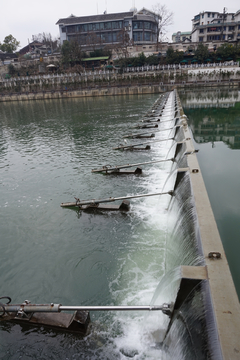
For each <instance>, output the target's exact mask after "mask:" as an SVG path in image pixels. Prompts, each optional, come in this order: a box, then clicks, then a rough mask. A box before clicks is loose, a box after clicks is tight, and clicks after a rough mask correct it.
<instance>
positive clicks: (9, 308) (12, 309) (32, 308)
mask: <svg viewBox="0 0 240 360" xmlns="http://www.w3.org/2000/svg"><path fill="white" fill-rule="evenodd" d="M3 306H4V310H5V312H7V313H22V312H24V313H26V314H27V313H33V312H47V313H49V312H61V311H77V310H79V311H157V310H158V311H159V310H160V311H165V312H167V311H168V310H170V309H171V305H169V304H163V305H137V306H131V305H130V306H128V305H120V306H86V305H83V306H63V305H61V304H53V303H52V304H42V305H39V304H18V305H11V304H10V305H9V304H6V305H5V304H4V305H3ZM0 310H1V306H0Z"/></svg>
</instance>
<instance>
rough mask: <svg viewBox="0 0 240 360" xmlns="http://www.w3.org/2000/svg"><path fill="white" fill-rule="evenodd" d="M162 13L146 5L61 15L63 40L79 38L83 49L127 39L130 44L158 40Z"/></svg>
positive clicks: (60, 30) (108, 44) (60, 23)
mask: <svg viewBox="0 0 240 360" xmlns="http://www.w3.org/2000/svg"><path fill="white" fill-rule="evenodd" d="M159 20H160V17H159V15H157V14H155V13H153V12H151V11H149V10H147V9H145V8H143V9H142V10H140V11H137V10H136V9H133V10H132V11H129V12H124V13H114V14H107V13H104V14H101V15H91V16H80V17H77V16H74V15H71V16H69V17H67V18H64V19H59V20H58V22H57V23H56V25H58V26H59V32H60V43H61V44H63V42H64V41H71V40H73V39H74V40H77V41H78V43H79V44H80V45H81V46H82V48H83V50H85V51H88V50H95V49H96V48H98V49H99V48H103V47H105V46H109V47H114V45H117V44H120V43H121V44H122V43H125V44H126V45H127V46H128V45H130V44H132V45H133V44H134V45H151V44H156V43H157V38H158V32H159V27H158V24H159Z"/></svg>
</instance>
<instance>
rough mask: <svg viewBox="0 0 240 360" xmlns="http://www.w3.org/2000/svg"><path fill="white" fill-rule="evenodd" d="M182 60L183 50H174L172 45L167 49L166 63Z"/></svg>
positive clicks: (176, 62) (177, 62)
mask: <svg viewBox="0 0 240 360" xmlns="http://www.w3.org/2000/svg"><path fill="white" fill-rule="evenodd" d="M182 60H183V52H182V51H178V50H176V51H174V50H173V48H172V47H169V48H168V49H167V53H166V62H167V64H179V63H180V61H182Z"/></svg>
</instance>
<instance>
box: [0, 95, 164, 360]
mask: <svg viewBox="0 0 240 360" xmlns="http://www.w3.org/2000/svg"><path fill="white" fill-rule="evenodd" d="M157 98H158V96H157V95H146V96H132V97H106V98H92V99H90V98H89V99H88V98H87V99H69V100H52V101H50V100H49V101H44V102H22V103H5V104H1V109H0V118H1V135H0V146H1V150H0V151H1V152H0V158H1V178H0V187H1V203H0V213H1V217H0V219H1V220H0V221H1V252H0V270H1V282H0V294H1V296H6V295H7V296H10V297H11V298H12V302H13V303H21V302H22V301H23V300H25V299H28V300H30V301H31V302H32V303H50V302H54V303H61V304H63V305H145V304H150V302H151V299H152V296H153V294H154V291H155V289H156V287H157V285H158V283H159V280H160V278H161V277H162V275H163V273H164V252H165V247H164V245H165V241H166V239H165V234H166V210H165V208H166V207H167V204H168V201H169V196H165V197H162V198H161V199H160V197H159V196H158V197H151V198H143V199H141V198H140V199H136V200H131V209H130V211H129V212H128V213H119V212H116V213H113V212H111V213H102V214H87V213H83V212H80V213H78V212H76V211H73V210H70V209H63V208H61V207H60V204H61V202H65V201H74V196H76V197H78V198H81V199H88V198H90V199H92V198H96V199H97V198H105V197H109V196H114V197H118V196H124V195H129V194H130V195H131V194H136V193H148V192H159V191H161V190H162V186H163V184H164V182H165V180H166V177H167V174H168V168H169V167H170V166H171V164H168V163H166V164H165V165H164V164H163V163H157V164H155V165H151V166H150V165H149V166H146V167H145V168H144V174H143V175H142V176H139V177H136V176H134V177H133V176H125V177H123V178H119V177H112V176H104V175H101V174H93V173H91V169H93V168H96V167H99V166H101V165H105V164H113V165H116V164H125V163H138V162H143V161H149V160H155V159H157V160H160V159H165V157H166V155H167V152H168V149H169V146H166V142H162V143H161V142H160V143H156V144H155V146H154V145H153V146H152V149H151V151H146V152H145V151H144V152H126V151H125V152H122V151H113V150H112V147H114V146H116V145H118V144H119V143H121V142H123V139H122V136H123V135H125V134H127V133H132V132H133V129H132V127H133V126H134V125H136V123H137V121H138V120H139V118H141V117H142V116H143V115H144V114H145V113H146V111H147V110H148V109H149V108H150V107H151V106H152V104H153V103H154V101H155V100H156V99H157ZM166 127H169V125H167V123H166ZM168 134H169V131H167V132H163V133H160V134H159V135H158V137H159V138H161V137H162V138H164V137H167V136H168ZM140 142H141V141H140ZM165 204H166V205H165ZM132 318H134V321H132ZM91 319H92V328H91V333H90V335H89V336H88V337H87V338H84V339H82V340H80V341H79V337H76V336H75V335H71V334H62V333H60V334H59V333H56V332H53V331H50V330H44V329H42V328H39V329H29V328H26V329H25V328H24V327H23V326H20V325H13V324H3V323H0V332H1V336H0V358H1V359H20V358H23V359H27V358H29V359H40V358H41V359H75V358H77V359H99V358H104V359H121V358H122V359H125V358H128V357H132V356H134V355H136V356H138V358H139V359H140V358H145V357H146V356H147V358H148V359H151V358H153V359H155V358H158V357H159V353H160V350H159V349H155V347H154V340H153V339H152V338H151V336H150V335H149V332H148V331H146V326H143V324H144V323H145V320H144V319H145V315H143V314H142V313H141V314H139V313H137V314H132V313H131V314H129V313H127V314H126V313H117V314H113V313H92V314H91Z"/></svg>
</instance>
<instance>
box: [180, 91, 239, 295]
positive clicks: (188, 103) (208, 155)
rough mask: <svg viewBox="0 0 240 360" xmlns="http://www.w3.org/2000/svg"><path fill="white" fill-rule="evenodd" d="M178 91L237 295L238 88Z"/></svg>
mask: <svg viewBox="0 0 240 360" xmlns="http://www.w3.org/2000/svg"><path fill="white" fill-rule="evenodd" d="M179 94H180V97H181V102H182V105H183V108H184V112H185V114H186V115H187V117H188V121H189V124H190V126H191V129H192V133H193V137H194V140H195V142H196V144H195V148H198V149H199V152H198V154H197V157H198V161H199V164H200V168H201V172H202V175H203V178H204V182H205V185H206V188H207V192H208V196H209V199H210V202H211V206H212V208H213V212H214V216H215V219H216V222H217V226H218V229H219V232H220V236H221V239H222V242H223V246H224V249H225V252H226V255H227V258H228V262H229V266H230V270H231V273H232V276H233V280H234V283H235V287H236V290H237V292H238V296H239V297H240V264H239V260H238V254H239V252H240V244H239V241H238V234H239V233H240V217H239V214H240V192H239V178H240V167H239V163H240V151H239V149H240V91H239V90H238V89H229V88H217V89H216V88H213V89H209V90H206V89H202V90H201V89H199V90H198V91H194V92H193V91H192V92H190V91H182V92H179ZM233 150H234V151H233Z"/></svg>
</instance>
